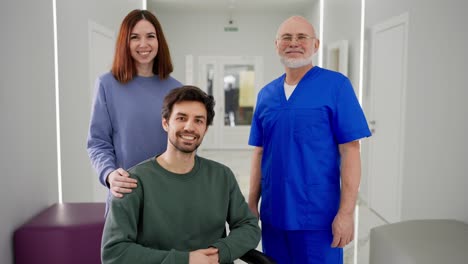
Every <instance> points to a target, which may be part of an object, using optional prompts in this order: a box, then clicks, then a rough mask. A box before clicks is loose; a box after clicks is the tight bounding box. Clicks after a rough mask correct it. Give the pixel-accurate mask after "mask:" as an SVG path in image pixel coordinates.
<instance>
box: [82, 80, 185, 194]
mask: <svg viewBox="0 0 468 264" xmlns="http://www.w3.org/2000/svg"><path fill="white" fill-rule="evenodd" d="M180 86H182V84H181V83H180V82H179V81H177V80H175V79H174V78H172V77H169V78H167V79H166V80H160V79H159V77H158V76H153V77H140V76H137V77H135V78H134V79H133V80H131V81H130V82H128V83H127V84H121V83H119V82H118V81H117V80H116V79H115V78H114V76H113V75H112V74H111V73H106V74H104V75H102V76H101V77H99V78H98V79H97V81H96V94H95V98H94V103H93V108H92V112H91V122H90V126H89V134H88V144H87V149H88V155H89V157H90V159H91V162H92V164H93V166H94V168H95V169H96V171H97V173H98V174H99V180H100V182H101V183H102V184H103V185H104V186H107V184H106V177H107V175H109V173H111V172H112V171H113V170H115V169H117V168H123V169H128V168H130V167H132V166H134V165H136V164H138V163H140V162H142V161H144V160H146V159H148V158H150V157H152V156H155V155H157V154H160V153H162V152H164V150H166V145H167V133H166V131H164V130H163V128H162V125H161V107H162V101H163V99H164V96H165V95H166V94H167V93H168V92H169V91H170V90H172V89H174V88H177V87H180Z"/></svg>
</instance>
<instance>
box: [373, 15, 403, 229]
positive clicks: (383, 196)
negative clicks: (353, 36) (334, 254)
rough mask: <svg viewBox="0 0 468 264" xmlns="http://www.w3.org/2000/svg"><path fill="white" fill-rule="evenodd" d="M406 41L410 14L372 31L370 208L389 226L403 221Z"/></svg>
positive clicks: (396, 18)
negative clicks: (388, 223)
mask: <svg viewBox="0 0 468 264" xmlns="http://www.w3.org/2000/svg"><path fill="white" fill-rule="evenodd" d="M407 40H408V15H407V14H403V15H401V16H398V17H395V18H392V19H390V20H388V21H385V22H382V23H379V24H377V25H375V26H373V27H372V32H371V58H370V67H369V69H370V89H369V92H370V109H369V120H370V122H369V123H370V126H371V129H372V134H373V135H372V138H370V140H369V157H368V176H369V185H368V187H369V190H368V193H369V207H370V208H371V209H373V210H374V211H375V212H376V213H377V214H379V215H380V216H381V217H382V218H383V219H385V220H386V221H388V222H390V223H393V222H398V221H400V220H401V199H402V197H401V196H402V180H403V175H402V169H403V161H404V159H403V156H404V153H403V146H404V131H405V129H404V124H405V120H404V117H405V105H406V99H405V98H406V96H405V94H406V71H407V67H406V61H407ZM389 51H391V52H389Z"/></svg>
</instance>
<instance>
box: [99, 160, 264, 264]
mask: <svg viewBox="0 0 468 264" xmlns="http://www.w3.org/2000/svg"><path fill="white" fill-rule="evenodd" d="M129 173H130V175H131V177H132V178H135V179H137V181H138V187H137V188H136V189H134V190H133V191H132V192H131V193H129V194H126V195H125V196H124V197H123V198H115V197H112V201H111V203H110V208H109V213H108V215H107V219H106V223H105V226H104V233H103V237H102V247H101V248H102V254H101V256H102V263H104V264H107V263H125V264H129V263H131V264H145V263H151V264H156V263H164V264H171V263H174V264H179V263H181V264H185V263H188V262H189V252H190V251H193V250H197V249H202V248H208V247H210V246H212V247H216V248H218V254H219V262H220V263H232V262H233V261H234V260H235V259H238V258H239V257H240V256H242V255H243V254H244V253H246V252H247V251H248V250H250V249H253V248H255V247H256V246H257V244H258V242H259V240H260V228H259V227H258V220H257V218H256V217H255V216H254V215H253V214H252V213H251V212H250V210H249V208H248V206H247V203H246V202H245V199H244V197H243V195H242V193H241V192H240V190H239V186H238V184H237V181H236V179H235V177H234V175H233V173H232V171H231V170H230V169H229V168H228V167H226V166H224V165H222V164H220V163H217V162H215V161H211V160H208V159H205V158H201V157H198V156H196V157H195V166H194V167H193V169H192V171H190V172H189V173H187V174H176V173H172V172H169V171H167V170H166V169H164V168H162V167H161V166H160V165H159V164H158V163H157V162H156V159H155V158H151V159H149V160H147V161H144V162H142V163H140V164H139V165H137V166H135V167H133V168H131V169H130V170H129ZM226 222H227V223H228V224H229V229H230V232H229V235H228V236H226V231H225V227H226Z"/></svg>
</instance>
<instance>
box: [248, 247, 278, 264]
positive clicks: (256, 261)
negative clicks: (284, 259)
mask: <svg viewBox="0 0 468 264" xmlns="http://www.w3.org/2000/svg"><path fill="white" fill-rule="evenodd" d="M240 259H241V260H242V261H244V262H246V263H248V264H276V262H275V261H274V260H273V259H272V258H271V257H269V256H267V255H265V254H263V253H262V252H260V251H258V250H255V249H251V250H249V251H247V253H245V254H244V255H243V256H242V257H240Z"/></svg>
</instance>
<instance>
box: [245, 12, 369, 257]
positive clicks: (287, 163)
mask: <svg viewBox="0 0 468 264" xmlns="http://www.w3.org/2000/svg"><path fill="white" fill-rule="evenodd" d="M319 44H320V42H319V40H318V39H317V37H316V35H315V30H314V27H313V26H312V25H311V24H310V23H309V22H308V21H307V20H306V19H305V18H303V17H300V16H293V17H290V18H288V19H287V20H285V21H284V22H283V23H282V24H281V25H280V27H279V29H278V33H277V36H276V39H275V46H276V51H277V53H278V55H279V57H280V59H281V63H282V64H283V65H284V67H285V72H286V73H285V74H283V75H282V76H280V77H279V78H278V79H276V80H274V81H272V82H271V83H269V84H267V85H266V86H265V87H264V88H263V89H262V90H261V91H260V92H259V94H258V99H257V105H256V108H255V113H254V116H253V120H252V127H251V131H250V138H249V144H250V145H252V146H254V147H255V149H254V154H253V158H252V167H251V178H250V193H249V207H250V209H251V210H252V212H253V213H254V214H255V215H257V216H259V217H260V219H261V220H262V243H263V250H264V252H265V253H266V254H268V255H270V256H272V257H273V258H274V259H275V260H276V261H277V262H278V263H280V264H286V263H288V264H295V263H301V264H304V263H309V264H312V263H314V264H318V263H320V264H323V263H330V264H332V263H333V264H339V263H343V247H344V246H346V245H347V244H348V243H349V242H351V241H352V240H353V236H354V208H355V204H356V199H357V194H358V188H359V182H360V177H361V164H360V145H359V140H360V139H361V138H364V137H369V136H370V135H371V133H370V131H369V128H368V126H367V121H366V118H365V116H364V113H363V111H362V109H361V106H360V105H359V102H358V100H357V98H356V95H355V93H354V90H353V87H352V86H351V83H350V81H349V79H348V78H347V77H346V76H344V75H342V74H340V73H337V72H333V71H330V70H326V69H323V68H320V67H317V66H314V65H313V64H312V57H313V56H314V54H315V53H316V52H317V50H318V48H319ZM260 197H261V198H262V201H261V207H260V210H259V207H258V203H259V199H260Z"/></svg>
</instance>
